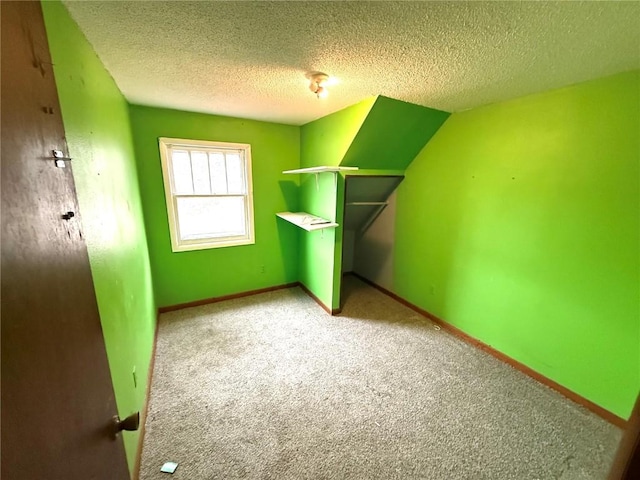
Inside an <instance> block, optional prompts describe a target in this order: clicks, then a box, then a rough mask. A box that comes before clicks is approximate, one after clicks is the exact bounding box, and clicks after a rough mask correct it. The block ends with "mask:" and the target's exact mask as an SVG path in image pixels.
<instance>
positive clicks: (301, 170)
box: [282, 166, 358, 173]
mask: <svg viewBox="0 0 640 480" xmlns="http://www.w3.org/2000/svg"><path fill="white" fill-rule="evenodd" d="M349 170H358V167H330V166H324V167H309V168H297V169H295V170H285V171H284V172H282V173H323V172H334V173H335V172H344V171H349Z"/></svg>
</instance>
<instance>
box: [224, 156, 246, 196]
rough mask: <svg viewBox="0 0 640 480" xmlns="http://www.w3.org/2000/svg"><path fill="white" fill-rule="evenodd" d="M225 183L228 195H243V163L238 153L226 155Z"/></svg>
mask: <svg viewBox="0 0 640 480" xmlns="http://www.w3.org/2000/svg"><path fill="white" fill-rule="evenodd" d="M226 157H227V181H228V184H229V193H241V194H243V193H245V188H244V168H243V166H244V165H243V164H244V162H243V161H242V160H241V159H240V154H239V153H227V155H226Z"/></svg>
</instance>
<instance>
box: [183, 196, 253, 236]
mask: <svg viewBox="0 0 640 480" xmlns="http://www.w3.org/2000/svg"><path fill="white" fill-rule="evenodd" d="M176 200H177V205H178V219H179V224H180V240H197V239H203V238H212V237H226V236H232V235H246V233H247V232H246V225H245V197H205V198H202V197H178V198H177V199H176Z"/></svg>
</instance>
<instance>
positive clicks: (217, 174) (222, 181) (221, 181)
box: [209, 152, 228, 195]
mask: <svg viewBox="0 0 640 480" xmlns="http://www.w3.org/2000/svg"><path fill="white" fill-rule="evenodd" d="M209 169H210V171H211V188H212V189H213V192H212V193H214V194H216V195H224V194H226V193H228V191H227V169H226V167H225V163H224V154H222V153H218V152H216V153H210V154H209Z"/></svg>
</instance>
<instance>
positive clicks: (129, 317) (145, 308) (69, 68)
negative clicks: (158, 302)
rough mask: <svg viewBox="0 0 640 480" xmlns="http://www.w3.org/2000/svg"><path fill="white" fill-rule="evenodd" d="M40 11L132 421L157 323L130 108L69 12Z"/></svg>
mask: <svg viewBox="0 0 640 480" xmlns="http://www.w3.org/2000/svg"><path fill="white" fill-rule="evenodd" d="M42 7H43V11H44V17H45V23H46V27H47V32H48V36H49V45H50V48H51V55H52V57H53V64H54V72H55V77H56V83H57V86H58V93H59V97H60V104H61V108H62V117H63V121H64V127H65V131H66V136H67V142H68V147H69V153H70V155H71V157H72V158H73V173H74V178H75V183H76V189H77V193H78V200H79V204H80V212H81V215H82V224H83V228H84V232H83V233H84V236H85V238H86V241H87V247H88V250H89V260H90V263H91V272H92V274H93V281H94V284H95V289H96V296H97V299H98V308H99V310H100V319H101V321H102V329H103V333H104V339H105V343H106V347H107V355H108V357H109V366H110V368H111V377H112V381H113V386H114V390H115V394H116V401H117V406H118V412H119V414H120V416H127V415H129V414H131V413H133V412H135V411H142V407H143V402H144V397H145V392H146V387H147V386H146V382H147V374H148V368H149V362H150V358H151V349H152V345H153V334H154V328H155V319H156V307H155V304H154V300H153V292H152V283H151V271H150V267H149V255H148V253H147V245H146V236H145V229H144V224H143V220H142V207H141V204H140V191H139V188H138V177H137V174H136V166H135V161H134V158H133V144H132V139H131V131H130V125H129V114H128V106H127V103H126V101H125V99H124V98H123V97H122V95H121V94H120V91H119V90H118V88H117V87H116V85H115V83H114V82H113V79H112V78H111V76H110V75H109V73H108V72H107V71H106V70H105V68H104V67H103V65H102V63H101V62H100V60H99V59H98V57H97V56H96V54H95V52H94V51H93V49H92V47H91V45H90V44H89V43H88V42H87V40H86V39H85V38H84V36H83V34H82V33H81V32H80V30H79V29H78V27H77V25H76V24H75V23H74V22H73V20H72V19H71V17H70V16H69V14H68V13H67V10H66V9H65V7H64V6H63V5H62V4H61V3H60V2H57V1H56V2H43V4H42ZM134 368H136V376H137V386H136V385H134V379H133V369H134ZM137 442H138V432H125V433H124V443H125V448H126V452H127V458H128V461H129V466H130V468H133V464H134V461H135V456H136V448H137ZM61 461H64V459H61Z"/></svg>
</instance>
